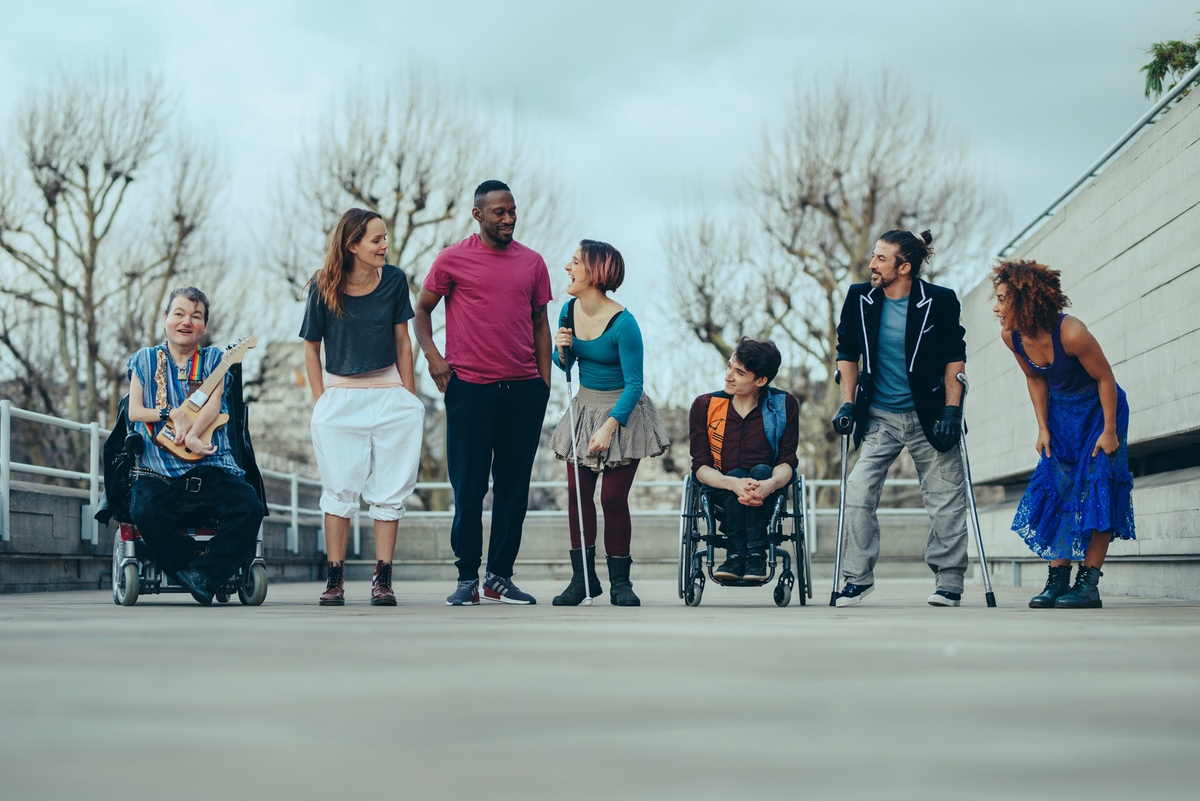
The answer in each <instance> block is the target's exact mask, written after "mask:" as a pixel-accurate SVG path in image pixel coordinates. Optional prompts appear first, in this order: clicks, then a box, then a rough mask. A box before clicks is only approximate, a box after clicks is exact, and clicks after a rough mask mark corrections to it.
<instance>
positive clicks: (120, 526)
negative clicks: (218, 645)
mask: <svg viewBox="0 0 1200 801" xmlns="http://www.w3.org/2000/svg"><path fill="white" fill-rule="evenodd" d="M230 375H232V376H233V380H234V384H233V392H232V393H231V398H232V400H231V402H230V404H229V413H230V420H229V423H228V424H227V425H228V427H229V428H228V430H229V440H230V447H231V449H232V451H233V456H234V461H235V462H237V464H238V466H239V467H241V468H242V469H243V470H245V471H246V475H245V478H246V481H247V482H248V483H249V484H250V485H251V486H252V487H253V488H254V490H255V492H256V493H257V494H258V498H259V501H261V502H263V505H264V508H265V506H266V504H265V498H266V493H265V491H264V488H263V483H262V475H261V473H260V472H259V470H258V463H257V461H256V459H255V457H254V446H253V444H252V443H251V441H250V431H249V426H248V422H247V411H246V405H245V403H244V402H243V401H242V400H241V398H242V384H241V365H233V367H232V368H230ZM128 402H129V397H128V396H126V397H124V398H122V399H121V402H120V405H119V407H118V414H117V421H116V425H114V426H113V433H112V435H111V436H109V438H108V441H107V442H105V444H104V501H103V503H102V504H101V505H100V509H99V511H97V513H96V520H98V521H100V522H101V523H102V524H107V523H109V522H110V521H111V522H113V523H115V524H116V532H115V533H114V534H113V551H112V554H113V556H112V595H113V603H115V604H119V605H121V606H133V605H134V604H135V603H137V599H138V597H139V596H140V595H143V594H145V593H154V594H158V593H188V592H189V590H188V589H187V588H185V587H184V586H182V585H181V584H179V582H177V581H176V580H175V579H174V578H172V577H171V576H169V575H167V573H166V572H165V571H163V570H162V569H161V568H159V567H158V565H157V564H155V562H154V559H153V558H152V557H151V555H150V552H149V547H148V546H147V545H146V543H145V542H144V541H143V540H142V535H141V533H140V532H139V531H138V530H137V528H136V527H135V526H134V525H133V524H132V523H131V522H129V521H130V520H131V519H132V515H130V513H129V495H130V486H131V483H132V481H133V472H134V470H135V468H136V465H137V461H138V456H140V455H141V449H142V447H143V440H142V438H141V436H140V435H138V434H137V433H136V432H134V431H133V429H132V428H131V427H130V423H129V415H128ZM122 435H123V436H122ZM193 482H194V485H193ZM181 484H182V486H181V487H180V490H181V491H180V492H179V493H178V496H179V497H178V499H177V500H176V501H175V502H174V507H173V510H174V512H175V513H176V514H177V515H179V516H180V517H182V518H184V519H186V520H187V521H188V523H189V524H190V525H189V527H188V528H186V529H181V533H184V534H186V535H188V536H189V537H191V538H192V539H193V540H194V541H195V543H196V551H197V552H202V551H203V550H204V548H205V546H206V545H207V543H208V542H209V541H210V540H211V539H212V538H213V536H214V535H215V534H216V529H217V527H218V526H219V525H220V518H219V516H218V514H219V507H218V505H217V504H216V503H215V499H213V498H212V497H208V496H206V494H205V493H204V492H203V486H202V482H201V480H200V479H198V478H194V479H191V480H189V481H182V480H181ZM234 595H237V597H238V600H240V601H241V602H242V603H243V604H246V605H247V606H258V605H260V604H261V603H262V602H263V601H264V600H265V599H266V597H267V568H266V561H265V560H264V559H263V541H262V531H261V530H260V531H259V535H258V539H257V541H256V542H255V546H254V553H253V555H252V556H249V557H247V559H246V560H245V562H243V563H242V564H241V565H240V566H239V567H238V569H237V570H235V571H234V573H233V575H232V576H230V577H229V578H228V579H226V580H225V582H224V583H223V584H222V585H221V586H220V587H218V588H217V591H216V593H215V594H214V599H215V600H216V601H217V602H218V603H228V602H229V600H230V599H231V598H232V597H233V596H234Z"/></svg>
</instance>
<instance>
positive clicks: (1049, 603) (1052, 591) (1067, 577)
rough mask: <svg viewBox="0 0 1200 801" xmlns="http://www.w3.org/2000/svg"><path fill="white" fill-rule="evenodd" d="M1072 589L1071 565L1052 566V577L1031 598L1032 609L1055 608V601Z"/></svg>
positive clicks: (1030, 606)
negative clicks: (1038, 592)
mask: <svg viewBox="0 0 1200 801" xmlns="http://www.w3.org/2000/svg"><path fill="white" fill-rule="evenodd" d="M1070 589H1071V566H1070V565H1063V566H1062V567H1054V566H1053V565H1052V566H1051V567H1050V577H1049V578H1048V579H1046V587H1045V589H1043V590H1042V591H1041V593H1040V594H1038V595H1035V596H1033V598H1031V599H1030V600H1029V608H1030V609H1053V608H1054V602H1055V601H1057V600H1058V599H1059V598H1061V597H1062V596H1064V595H1066V594H1067V591H1068V590H1070Z"/></svg>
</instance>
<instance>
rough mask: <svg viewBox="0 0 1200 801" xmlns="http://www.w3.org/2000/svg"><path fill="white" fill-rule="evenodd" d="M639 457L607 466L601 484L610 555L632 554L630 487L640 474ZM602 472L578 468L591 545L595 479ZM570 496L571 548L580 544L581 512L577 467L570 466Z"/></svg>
mask: <svg viewBox="0 0 1200 801" xmlns="http://www.w3.org/2000/svg"><path fill="white" fill-rule="evenodd" d="M637 469H638V460H637V459H634V460H633V461H631V462H630V463H629V464H627V465H622V466H621V467H606V468H604V482H603V484H602V485H601V487H600V505H601V506H603V507H604V552H605V553H606V554H608V555H609V556H629V538H630V535H631V534H632V531H633V526H632V524H631V523H630V521H629V488H630V487H632V486H633V477H634V475H635V474H636V473H637ZM598 478H599V474H597V473H595V472H593V471H592V470H589V469H588V468H586V467H581V468H579V489H580V491H581V494H582V495H583V530H584V534H585V539H586V540H587V544H588V546H592V545H595V544H596V481H597V479H598ZM567 496H568V498H569V499H570V503H569V506H570V510H571V547H572V548H578V547H579V511H578V507H577V506H576V505H575V467H574V465H571V464H568V465H567Z"/></svg>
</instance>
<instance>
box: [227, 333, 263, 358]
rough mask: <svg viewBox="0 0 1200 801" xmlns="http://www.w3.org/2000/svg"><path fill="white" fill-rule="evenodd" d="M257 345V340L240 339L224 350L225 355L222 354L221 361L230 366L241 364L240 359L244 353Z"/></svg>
mask: <svg viewBox="0 0 1200 801" xmlns="http://www.w3.org/2000/svg"><path fill="white" fill-rule="evenodd" d="M257 344H258V340H257V339H255V338H254V337H242V338H241V339H239V340H238V341H237V342H234V343H233V344H232V345H230V346H228V347H227V348H225V353H224V354H222V356H221V360H222V361H226V362H229V363H230V364H241V362H242V357H243V356H245V355H246V351H248V350H250V348H253V347H254V346H255V345H257Z"/></svg>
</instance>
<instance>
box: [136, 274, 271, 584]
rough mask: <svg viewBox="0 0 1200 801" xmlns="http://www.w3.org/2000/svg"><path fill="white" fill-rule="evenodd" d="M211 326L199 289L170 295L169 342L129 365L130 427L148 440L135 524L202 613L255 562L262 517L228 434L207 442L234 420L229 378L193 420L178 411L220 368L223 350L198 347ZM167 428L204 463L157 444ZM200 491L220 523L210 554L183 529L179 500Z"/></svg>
mask: <svg viewBox="0 0 1200 801" xmlns="http://www.w3.org/2000/svg"><path fill="white" fill-rule="evenodd" d="M208 317H209V303H208V298H207V297H206V296H205V294H204V293H203V292H201V291H200V290H199V289H197V288H196V287H185V288H182V289H176V290H174V291H173V292H171V295H170V297H169V298H168V300H167V308H166V311H165V312H163V323H162V324H163V331H164V333H165V334H166V339H165V341H164V342H162V343H161V344H159V345H155V346H154V347H150V348H143V349H141V350H139V351H138V352H137V353H134V354H133V355H132V356H130V357H129V363H128V377H129V412H128V413H129V421H130V427H131V429H132V430H133V431H134V432H136V434H137V435H139V436H140V437H141V439H142V448H141V454H140V455H139V456H138V459H137V464H136V465H135V466H134V468H133V481H132V484H131V486H130V501H129V511H130V516H131V517H132V518H133V519H132V521H131V522H132V523H133V524H134V525H135V526H137V528H138V529H139V530H140V531H141V534H142V539H143V541H144V542H145V543H146V546H147V547H148V548H149V550H150V553H151V555H152V556H153V558H154V561H155V562H156V563H157V564H158V566H159V568H161V569H162V570H163V571H164V572H165V573H167V574H168V575H170V576H172V577H173V578H175V579H176V580H177V581H178V582H179V583H180V584H182V585H183V586H184V587H185V588H187V590H188V591H189V592H190V593H191V594H192V597H194V598H195V599H196V600H197V601H199V602H200V603H202V604H205V605H208V604H211V603H212V600H213V596H214V594H215V593H216V592H217V590H218V589H219V588H220V587H221V585H222V584H223V583H224V582H225V580H226V579H227V578H229V576H231V575H232V574H233V573H234V572H235V571H236V570H237V569H238V568H239V567H240V566H241V565H242V564H243V563H244V562H245V561H246V560H247V559H248V558H249V557H250V556H251V554H252V553H253V551H254V547H255V541H256V540H257V537H258V530H259V525H260V523H261V522H262V519H263V517H264V515H265V514H266V510H265V509H264V507H263V503H262V501H261V500H260V497H259V492H258V491H256V490H255V489H254V487H252V486H251V484H250V483H249V482H248V481H247V480H246V477H245V471H244V470H243V469H242V468H241V467H239V466H238V464H237V462H236V460H235V459H234V455H233V452H232V449H231V446H230V437H229V433H228V431H227V430H226V428H227V427H225V426H222V427H218V428H217V429H216V431H214V432H213V434H212V441H211V445H209V444H206V443H205V441H204V440H203V439H202V437H203V435H204V433H205V432H207V430H208V428H209V426H210V425H211V424H212V423H213V421H214V420H216V418H217V415H218V414H220V413H226V414H228V412H229V404H230V397H229V396H230V388H231V386H232V384H233V379H232V376H231V375H230V374H228V373H227V374H226V376H225V383H224V385H223V388H222V391H221V392H213V393H212V395H211V396H210V397H209V398H208V399H207V400H206V401H204V402H203V405H202V406H201V408H200V412H199V414H198V415H197V416H196V417H195V419H194V420H193V419H191V418H190V417H189V416H188V415H187V414H185V413H184V409H183V408H182V406H183V403H184V401H186V400H187V399H188V397H189V395H191V393H192V392H193V391H194V390H195V389H196V388H197V387H199V385H200V383H201V382H202V381H203V380H204V377H205V376H207V375H208V374H209V373H211V372H212V371H213V369H215V368H216V367H217V365H218V364H219V363H220V361H221V356H222V349H221V348H219V347H206V348H202V347H200V341H201V339H202V338H203V336H204V331H205V328H206V327H207V325H208ZM167 426H169V427H170V428H171V429H172V430H173V431H174V434H175V436H174V442H175V443H176V444H177V445H183V446H186V448H187V449H189V450H191V451H192V452H193V453H196V454H203V458H201V459H200V460H199V461H197V462H188V461H184V460H183V459H181V458H179V457H178V456H176V455H175V454H174V453H172V452H171V451H169V450H167V449H166V448H164V447H162V446H160V445H159V444H158V443H157V442H155V437H156V436H157V435H158V434H159V433H160V431H161V430H162V429H163V428H164V427H167ZM199 491H202V492H203V494H204V496H206V497H207V498H210V499H212V503H213V504H214V505H215V506H216V508H217V511H218V515H219V518H220V524H219V526H218V527H217V529H216V533H215V535H214V536H213V538H212V539H211V540H210V541H209V543H208V547H207V548H206V549H205V550H204V552H203V553H200V554H197V549H196V542H195V541H194V540H193V539H192V538H191V537H189V536H187V534H185V533H183V532H181V531H180V530H179V529H180V528H186V527H187V526H188V525H189V522H188V521H187V520H184V519H182V518H183V516H184V515H183V514H181V510H180V508H179V506H180V504H179V501H180V500H181V498H185V497H187V496H188V494H189V493H191V494H195V493H197V492H199Z"/></svg>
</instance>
